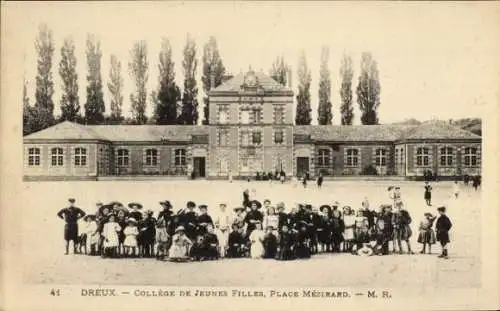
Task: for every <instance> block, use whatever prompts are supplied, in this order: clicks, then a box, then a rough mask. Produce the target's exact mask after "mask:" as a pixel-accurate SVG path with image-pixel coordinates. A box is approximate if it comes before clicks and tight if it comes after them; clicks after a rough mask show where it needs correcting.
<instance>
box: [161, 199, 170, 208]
mask: <svg viewBox="0 0 500 311" xmlns="http://www.w3.org/2000/svg"><path fill="white" fill-rule="evenodd" d="M160 205H161V206H163V207H166V208H167V209H172V204H171V203H170V201H169V200H165V201H160Z"/></svg>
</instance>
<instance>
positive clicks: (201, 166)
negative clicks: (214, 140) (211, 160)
mask: <svg viewBox="0 0 500 311" xmlns="http://www.w3.org/2000/svg"><path fill="white" fill-rule="evenodd" d="M193 166H194V168H193V169H194V173H195V174H196V177H205V157H194V158H193Z"/></svg>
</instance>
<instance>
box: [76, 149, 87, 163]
mask: <svg viewBox="0 0 500 311" xmlns="http://www.w3.org/2000/svg"><path fill="white" fill-rule="evenodd" d="M86 165H87V149H85V148H75V166H86Z"/></svg>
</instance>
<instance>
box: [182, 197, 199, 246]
mask: <svg viewBox="0 0 500 311" xmlns="http://www.w3.org/2000/svg"><path fill="white" fill-rule="evenodd" d="M186 205H187V210H183V211H181V212H180V215H179V216H180V219H179V220H180V223H181V225H182V226H183V227H184V228H185V230H186V236H187V237H188V238H189V239H190V240H191V241H194V240H195V238H196V235H197V232H196V229H197V226H198V221H197V220H198V217H197V216H196V213H195V212H194V208H195V207H196V204H195V203H194V202H193V201H189V202H187V204H186Z"/></svg>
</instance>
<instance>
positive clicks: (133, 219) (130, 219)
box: [127, 217, 137, 223]
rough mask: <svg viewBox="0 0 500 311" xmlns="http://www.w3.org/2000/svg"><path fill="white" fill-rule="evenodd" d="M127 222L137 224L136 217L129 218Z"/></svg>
mask: <svg viewBox="0 0 500 311" xmlns="http://www.w3.org/2000/svg"><path fill="white" fill-rule="evenodd" d="M127 222H133V223H136V222H137V220H136V219H135V218H134V217H129V218H127Z"/></svg>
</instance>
